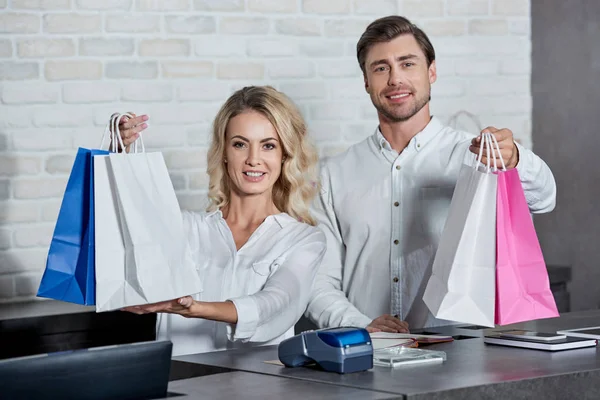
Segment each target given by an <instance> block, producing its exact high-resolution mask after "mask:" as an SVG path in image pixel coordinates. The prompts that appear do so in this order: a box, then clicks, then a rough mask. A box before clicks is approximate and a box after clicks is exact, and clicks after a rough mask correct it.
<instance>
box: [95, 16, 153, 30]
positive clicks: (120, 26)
mask: <svg viewBox="0 0 600 400" xmlns="http://www.w3.org/2000/svg"><path fill="white" fill-rule="evenodd" d="M106 31H107V32H121V33H145V32H159V31H160V16H158V15H143V14H142V15H139V14H138V15H136V14H127V15H120V14H117V15H107V16H106Z"/></svg>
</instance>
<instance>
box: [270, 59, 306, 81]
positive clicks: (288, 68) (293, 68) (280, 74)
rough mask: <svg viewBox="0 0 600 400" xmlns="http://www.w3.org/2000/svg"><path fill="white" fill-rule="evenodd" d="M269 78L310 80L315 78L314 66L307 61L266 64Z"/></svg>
mask: <svg viewBox="0 0 600 400" xmlns="http://www.w3.org/2000/svg"><path fill="white" fill-rule="evenodd" d="M267 71H268V75H269V77H270V78H273V79H282V78H285V79H288V78H312V77H314V76H315V65H314V64H313V63H312V61H309V60H281V61H273V62H270V63H269V64H267Z"/></svg>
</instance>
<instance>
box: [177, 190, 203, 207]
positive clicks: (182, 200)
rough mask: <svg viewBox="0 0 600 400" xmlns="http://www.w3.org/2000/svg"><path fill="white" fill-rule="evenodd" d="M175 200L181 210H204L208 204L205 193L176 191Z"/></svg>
mask: <svg viewBox="0 0 600 400" xmlns="http://www.w3.org/2000/svg"><path fill="white" fill-rule="evenodd" d="M177 200H178V201H179V206H180V207H181V209H182V210H188V211H204V210H206V206H207V205H208V199H207V198H206V193H205V192H204V193H177Z"/></svg>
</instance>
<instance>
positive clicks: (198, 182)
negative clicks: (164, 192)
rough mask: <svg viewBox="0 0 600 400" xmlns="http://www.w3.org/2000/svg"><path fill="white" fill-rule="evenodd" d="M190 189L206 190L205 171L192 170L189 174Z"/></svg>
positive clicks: (206, 175) (206, 177)
mask: <svg viewBox="0 0 600 400" xmlns="http://www.w3.org/2000/svg"><path fill="white" fill-rule="evenodd" d="M189 177H190V190H206V191H208V181H209V178H208V174H207V173H206V171H200V172H194V173H191V174H190V175H189Z"/></svg>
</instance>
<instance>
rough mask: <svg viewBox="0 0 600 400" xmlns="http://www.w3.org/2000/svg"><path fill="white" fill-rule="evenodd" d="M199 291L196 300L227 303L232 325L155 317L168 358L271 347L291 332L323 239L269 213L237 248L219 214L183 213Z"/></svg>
mask: <svg viewBox="0 0 600 400" xmlns="http://www.w3.org/2000/svg"><path fill="white" fill-rule="evenodd" d="M182 214H183V224H184V229H185V231H186V236H187V237H188V239H189V243H190V247H191V249H192V253H193V256H194V260H195V261H196V268H197V270H198V274H199V275H200V278H201V281H202V284H203V288H201V290H202V291H201V293H199V294H197V295H195V296H193V297H194V298H195V299H196V300H199V301H226V300H230V301H232V302H233V304H234V305H235V307H236V309H237V314H238V322H237V324H226V323H223V322H215V321H209V320H205V319H200V318H185V317H182V316H180V315H176V314H162V313H161V314H158V320H157V327H156V330H157V339H170V340H171V341H172V342H173V356H178V355H184V354H193V353H202V352H207V351H215V350H224V349H230V348H238V347H245V346H257V345H267V344H275V343H279V342H281V341H282V340H283V339H286V338H288V337H291V336H293V335H294V324H295V323H296V322H297V321H298V319H299V318H300V316H301V315H302V313H303V312H304V311H305V309H306V305H307V303H308V298H309V296H310V292H311V287H312V284H313V280H314V278H315V275H316V271H317V269H318V266H319V264H320V263H321V260H322V258H323V255H324V254H325V240H326V239H325V235H324V234H323V232H322V231H321V230H320V229H319V228H316V227H313V226H311V225H308V224H305V223H301V222H299V221H297V220H295V219H294V218H292V217H291V216H289V215H288V214H286V213H281V214H277V215H271V216H269V217H267V218H266V219H265V221H264V222H263V223H262V224H261V225H260V226H259V227H258V228H257V229H256V231H254V233H253V234H252V236H250V238H249V239H248V241H247V242H246V243H245V244H244V245H243V246H242V248H240V249H239V250H236V245H235V242H234V239H233V235H232V233H231V230H230V229H229V227H228V225H227V223H226V222H225V219H223V215H222V213H221V211H215V212H211V213H198V212H195V213H194V212H188V211H184V212H183V213H182Z"/></svg>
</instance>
